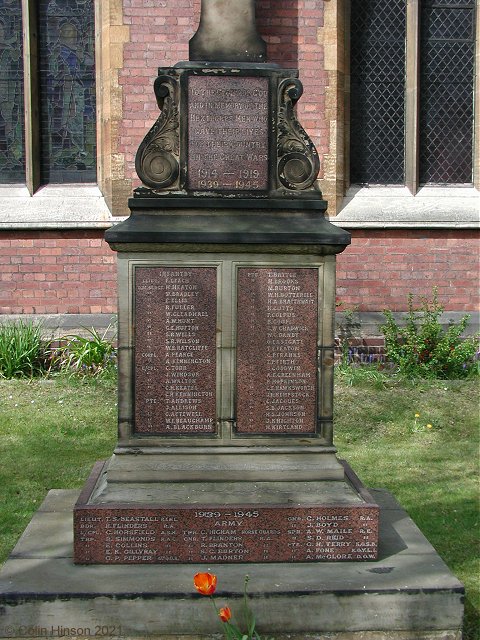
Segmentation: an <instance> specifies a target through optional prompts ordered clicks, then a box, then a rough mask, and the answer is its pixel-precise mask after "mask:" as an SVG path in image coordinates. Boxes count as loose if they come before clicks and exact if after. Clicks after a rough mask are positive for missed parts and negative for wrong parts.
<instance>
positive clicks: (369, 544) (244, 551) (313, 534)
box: [74, 505, 378, 564]
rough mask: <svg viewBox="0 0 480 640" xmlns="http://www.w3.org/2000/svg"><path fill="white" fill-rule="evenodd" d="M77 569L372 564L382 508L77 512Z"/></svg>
mask: <svg viewBox="0 0 480 640" xmlns="http://www.w3.org/2000/svg"><path fill="white" fill-rule="evenodd" d="M74 530H75V549H74V557H75V562H76V563H77V564H153V563H165V564H172V563H205V562H206V563H213V562H221V563H240V562H315V561H342V560H344V561H347V560H375V559H376V558H377V551H378V549H377V547H378V507H377V506H374V505H369V506H359V507H327V506H321V505H319V506H308V507H307V506H303V507H286V506H278V507H277V506H276V507H265V506H258V507H257V506H255V505H250V506H248V507H245V506H243V507H242V506H241V505H240V506H238V505H231V506H228V507H217V506H195V507H182V506H178V507H163V506H162V507H143V508H135V509H134V508H127V507H124V508H123V507H121V506H109V507H93V506H90V507H85V508H76V509H75V512H74Z"/></svg>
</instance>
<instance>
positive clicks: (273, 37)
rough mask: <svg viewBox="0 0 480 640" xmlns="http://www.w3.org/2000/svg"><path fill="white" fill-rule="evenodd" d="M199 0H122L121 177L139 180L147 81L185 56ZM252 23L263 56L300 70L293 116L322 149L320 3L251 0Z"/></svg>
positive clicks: (150, 117) (150, 105)
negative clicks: (125, 39) (125, 30)
mask: <svg viewBox="0 0 480 640" xmlns="http://www.w3.org/2000/svg"><path fill="white" fill-rule="evenodd" d="M199 15H200V0H165V1H164V2H153V1H152V0H124V18H123V20H124V24H125V25H128V27H129V32H130V42H129V43H127V44H126V45H125V46H124V49H123V69H121V70H120V74H119V83H120V85H121V86H122V88H123V120H122V122H121V123H120V127H119V132H118V135H119V145H118V150H119V152H120V153H121V154H124V156H125V163H126V171H125V176H126V178H128V179H132V180H133V184H134V186H137V185H138V184H139V181H138V178H137V176H136V174H135V154H136V152H137V149H138V146H139V144H140V143H141V141H142V140H143V137H144V136H145V134H146V133H147V131H148V130H149V129H150V127H151V126H152V125H153V123H154V122H155V120H156V119H157V117H158V107H157V103H156V101H155V95H154V93H153V81H154V80H155V78H156V76H157V68H158V67H159V66H162V67H163V66H173V65H174V64H175V63H177V62H179V61H181V60H188V41H189V40H190V38H191V37H192V36H193V34H194V33H195V31H196V30H197V26H198V19H199ZM257 24H258V28H259V31H260V33H261V34H262V36H263V37H264V39H265V40H266V42H267V46H268V50H267V55H268V60H269V62H276V63H278V64H280V65H281V66H282V67H294V68H299V69H300V78H301V79H302V81H303V84H304V89H305V90H304V96H303V98H302V99H301V100H300V102H299V107H298V115H299V119H300V122H301V124H302V126H303V127H304V128H305V129H306V130H307V132H308V133H309V135H310V136H311V137H312V139H313V141H314V143H315V144H316V145H317V148H318V150H319V153H320V154H322V153H323V151H325V150H326V149H327V129H326V123H325V119H324V118H323V115H322V114H323V113H324V87H325V84H326V74H325V72H324V71H323V67H324V65H323V49H322V47H319V45H318V43H317V31H318V29H319V28H320V27H321V26H322V24H323V3H320V2H317V1H316V0H299V1H298V2H295V3H292V2H291V0H257Z"/></svg>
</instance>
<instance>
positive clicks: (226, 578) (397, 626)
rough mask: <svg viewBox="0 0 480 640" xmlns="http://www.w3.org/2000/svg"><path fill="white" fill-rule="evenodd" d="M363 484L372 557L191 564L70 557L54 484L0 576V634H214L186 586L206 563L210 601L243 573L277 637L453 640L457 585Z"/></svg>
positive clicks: (458, 615)
mask: <svg viewBox="0 0 480 640" xmlns="http://www.w3.org/2000/svg"><path fill="white" fill-rule="evenodd" d="M372 493H373V497H374V498H375V500H376V501H377V502H378V504H379V505H380V507H381V518H380V553H379V559H378V560H377V561H374V562H371V561H370V562H346V563H342V564H339V563H329V562H326V563H322V564H317V563H312V564H310V563H307V564H305V563H303V564H295V563H293V564H281V563H273V564H244V565H226V564H216V565H211V566H200V565H199V566H198V567H197V566H192V565H182V564H177V565H89V566H75V565H74V564H73V547H72V512H73V506H74V504H75V502H76V500H77V498H78V492H76V491H51V492H50V493H49V494H48V496H47V498H46V500H45V502H44V503H43V504H42V506H41V507H40V509H39V511H38V512H37V513H36V514H35V516H34V518H33V519H32V521H31V523H30V525H29V526H28V527H27V529H26V531H25V533H24V534H23V536H22V538H21V539H20V541H19V542H18V544H17V546H16V547H15V549H14V550H13V552H12V554H11V556H10V558H9V559H8V561H7V562H6V564H5V565H4V567H3V570H2V572H1V573H0V637H16V638H39V637H56V638H58V637H65V636H69V637H77V638H80V637H81V638H87V637H88V638H90V637H92V638H93V637H97V638H98V637H104V638H117V637H123V638H149V639H150V640H152V638H160V639H163V640H201V639H204V640H207V639H210V638H215V637H221V627H220V625H219V623H218V622H217V621H216V620H215V616H214V612H213V610H212V606H211V603H210V602H209V601H208V598H205V597H202V596H200V595H198V594H196V593H194V589H193V583H192V578H193V574H194V573H195V572H197V571H206V570H210V571H212V572H214V573H216V574H217V576H218V589H217V602H218V605H219V606H223V605H224V604H227V603H228V605H229V606H230V607H231V608H232V610H233V611H234V612H235V611H238V609H239V606H240V601H241V598H242V591H243V582H244V576H245V574H246V573H248V574H249V576H250V583H249V594H250V598H251V604H252V608H253V610H254V612H255V615H256V618H257V621H258V622H257V624H258V631H259V633H264V634H270V635H274V636H275V639H276V640H283V639H286V638H289V640H301V639H302V640H320V639H322V640H323V639H326V638H329V639H330V640H460V638H461V625H462V617H463V594H464V589H463V586H462V584H461V583H460V582H459V581H458V580H457V579H456V578H455V577H454V576H453V575H452V574H451V572H450V571H449V569H448V567H447V566H446V565H445V564H444V562H443V561H442V560H441V559H440V557H439V556H438V554H437V553H436V552H435V550H434V549H433V547H432V546H431V545H430V544H429V543H428V541H427V540H426V539H425V537H424V536H423V535H422V533H421V532H420V531H419V530H418V528H417V527H416V526H415V524H414V523H413V522H412V520H411V519H410V518H409V517H408V516H407V514H406V513H405V511H403V509H402V508H401V507H400V506H399V505H398V503H397V502H396V501H395V500H394V499H393V498H392V496H391V495H390V494H388V493H387V492H385V491H380V490H375V491H373V492H372ZM219 633H220V635H218V634H219ZM215 634H217V635H215Z"/></svg>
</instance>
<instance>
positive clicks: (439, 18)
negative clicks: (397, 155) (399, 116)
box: [420, 0, 475, 184]
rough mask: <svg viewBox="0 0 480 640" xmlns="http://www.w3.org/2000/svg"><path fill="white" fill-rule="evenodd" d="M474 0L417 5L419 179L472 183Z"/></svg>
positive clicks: (438, 1)
mask: <svg viewBox="0 0 480 640" xmlns="http://www.w3.org/2000/svg"><path fill="white" fill-rule="evenodd" d="M474 23H475V21H474V0H467V1H465V0H463V1H458V0H456V1H455V3H454V2H453V1H452V0H435V2H432V0H425V1H424V2H422V8H421V23H420V24H421V61H420V74H421V75H420V182H421V183H423V184H429V183H430V184H432V183H434V184H435V183H437V184H448V183H469V182H472V165H473V149H472V142H473V67H474V37H475V35H474Z"/></svg>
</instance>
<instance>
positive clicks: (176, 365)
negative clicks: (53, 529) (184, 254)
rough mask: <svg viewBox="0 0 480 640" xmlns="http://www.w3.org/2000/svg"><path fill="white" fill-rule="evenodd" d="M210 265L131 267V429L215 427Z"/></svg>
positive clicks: (180, 431)
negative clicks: (132, 296)
mask: <svg viewBox="0 0 480 640" xmlns="http://www.w3.org/2000/svg"><path fill="white" fill-rule="evenodd" d="M216 297H217V275H216V269H215V268H214V267H188V268H181V267H180V268H179V267H137V268H136V269H135V311H134V316H135V320H134V321H135V431H136V432H137V433H142V434H160V435H169V436H171V435H186V434H187V435H198V434H212V433H214V432H215V429H216V426H215V424H216V422H215V421H216V325H217V303H216Z"/></svg>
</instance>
